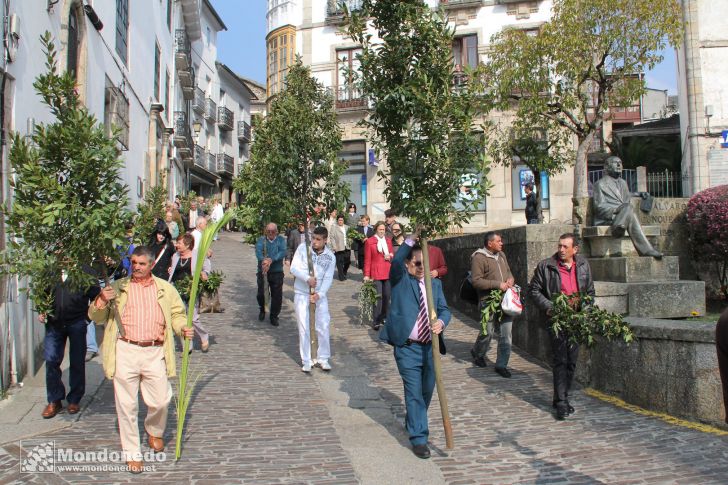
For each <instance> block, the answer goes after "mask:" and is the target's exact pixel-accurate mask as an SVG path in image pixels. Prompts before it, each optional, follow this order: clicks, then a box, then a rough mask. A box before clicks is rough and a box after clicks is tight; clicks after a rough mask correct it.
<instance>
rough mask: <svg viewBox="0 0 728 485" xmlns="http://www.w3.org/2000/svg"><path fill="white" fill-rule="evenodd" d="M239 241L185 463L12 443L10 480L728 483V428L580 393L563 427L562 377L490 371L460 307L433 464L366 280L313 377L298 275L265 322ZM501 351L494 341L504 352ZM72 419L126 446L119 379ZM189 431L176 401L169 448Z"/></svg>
mask: <svg viewBox="0 0 728 485" xmlns="http://www.w3.org/2000/svg"><path fill="white" fill-rule="evenodd" d="M241 239H242V238H241V237H240V235H238V234H223V235H222V236H221V238H220V240H219V241H218V242H217V243H216V245H215V247H214V249H215V257H214V259H213V265H214V266H216V267H218V268H220V269H222V270H223V271H224V272H225V274H226V280H225V283H224V285H223V288H222V290H221V301H222V305H223V306H224V307H225V308H226V311H225V313H223V314H214V315H203V317H202V318H203V323H204V324H206V325H207V326H208V329H209V330H210V331H211V333H212V334H213V339H214V340H212V345H211V349H210V352H209V353H208V354H202V353H200V352H194V353H193V363H194V365H195V367H196V368H197V369H199V370H201V371H203V372H204V374H203V377H202V378H201V380H200V382H199V384H198V386H197V388H196V393H195V396H194V398H193V402H192V404H191V406H190V410H189V412H188V417H187V423H186V431H185V441H184V448H183V455H182V459H181V460H180V461H179V462H174V460H173V457H172V456H171V455H168V456H167V459H166V460H165V461H163V462H160V463H154V466H155V471H149V472H146V473H145V474H143V475H141V476H132V475H130V474H128V473H126V472H119V471H114V472H108V471H106V472H104V471H95V472H88V471H83V472H82V471H75V472H74V471H68V470H66V471H60V470H58V469H57V470H56V471H55V473H48V474H44V473H36V474H30V473H21V470H20V462H19V460H20V448H19V443H18V442H17V441H14V442H10V443H5V444H4V445H1V446H0V483H7V482H10V483H12V482H17V483H53V484H56V483H83V482H100V483H129V482H139V481H142V482H154V483H158V484H162V483H221V484H222V483H224V484H227V483H260V484H268V483H316V484H318V483H332V484H334V483H335V484H344V483H366V484H390V483H391V484H405V483H417V484H420V483H451V484H473V483H478V484H486V483H487V484H490V483H584V484H586V483H610V484H612V483H623V484H628V483H629V484H631V483H650V484H652V483H684V484H698V483H728V478H726V477H728V460H727V458H728V438H726V437H720V436H715V435H712V434H706V433H702V432H699V431H694V430H690V429H686V428H680V427H676V426H673V425H670V424H667V423H665V422H663V421H660V420H658V419H655V418H651V417H645V416H641V415H637V414H634V413H632V412H629V411H626V410H623V409H620V408H617V407H614V406H612V405H610V404H607V403H604V402H602V401H599V400H597V399H594V398H591V397H588V396H586V395H585V394H583V393H582V392H580V391H577V392H575V393H574V397H573V402H572V403H573V405H574V406H575V408H576V414H575V415H574V416H573V417H571V418H570V419H568V420H567V421H565V422H557V421H555V420H554V418H553V416H552V414H551V373H550V371H548V370H547V369H544V368H543V367H541V366H540V365H539V364H538V363H537V362H534V361H532V360H531V359H529V358H528V356H527V355H524V354H522V353H520V352H519V351H517V350H516V351H515V352H514V353H513V356H512V358H511V368H512V369H513V378H512V379H503V378H501V377H500V376H498V375H497V374H495V373H494V372H493V367H492V365H490V366H489V367H487V368H484V369H481V368H476V367H473V365H472V364H471V362H470V358H469V349H470V345H471V343H472V340H473V339H474V338H475V335H476V333H477V330H476V325H475V322H472V321H468V319H467V318H465V317H463V316H462V315H460V314H458V313H457V312H455V318H454V319H453V322H452V323H451V325H450V326H449V327H448V329H447V331H446V335H447V337H446V341H447V348H448V355H447V356H445V357H444V359H443V369H444V372H445V380H446V390H447V393H448V399H449V403H450V413H451V417H452V425H453V432H454V437H455V449H454V450H445V449H444V442H445V440H444V435H443V432H442V422H441V418H440V416H439V404H438V402H437V399H434V400H433V403H432V405H431V407H430V433H431V435H430V444H431V447H432V449H433V458H432V459H431V460H427V461H424V460H419V459H417V458H415V457H414V456H413V455H412V453H411V452H410V450H409V444H408V440H407V436H406V433H405V431H404V428H403V421H404V405H403V401H402V383H401V380H400V378H399V375H398V373H397V370H396V365H395V364H394V360H393V357H392V352H391V348H390V347H388V346H387V345H384V344H381V343H379V342H377V340H376V335H375V333H374V332H373V331H371V330H368V329H367V328H366V327H362V326H360V325H359V322H358V321H357V312H358V310H357V302H356V296H357V291H358V287H359V283H360V281H361V273H360V272H359V271H358V270H357V269H355V268H352V271H351V275H350V276H351V277H350V279H349V280H348V281H345V282H339V281H334V284H333V287H332V290H331V292H330V295H329V301H330V307H331V314H332V326H333V328H332V347H333V357H332V360H331V362H332V366H333V371H331V372H330V373H324V372H322V371H320V370H318V369H316V370H315V371H314V372H313V373H312V375H306V374H304V373H302V372H301V371H300V362H299V357H298V346H297V332H296V327H295V322H294V319H293V312H292V303H291V300H292V287H291V282H292V278H291V277H290V276H288V277H287V278H286V287H285V291H284V308H283V312H282V314H281V326H280V327H277V328H275V327H272V326H271V325H270V324H269V323H268V322H267V321H266V322H258V320H257V313H258V311H257V305H256V303H255V278H254V274H253V271H254V269H253V268H254V267H255V266H254V254H253V250H252V248H251V247H250V246H247V245H242V244H241V243H240V241H241ZM494 354H495V350H494V349H492V350H491V352H490V355H489V356H490V357H491V360H492V359H493V358H494V357H495V355H494ZM23 391H25V389H24V390H23ZM141 408H142V409H141V412H140V416H143V415H144V412H145V410H144V406H143V405H142V406H141ZM6 411H7V409H4V408H3V409H2V412H3V413H4V412H6ZM36 411H37V409H33V410H32V411H31V412H36ZM66 418H68V416H64V415H59V416H58V417H56V418H54V420H58V419H66ZM52 421H53V420H52ZM69 424H70V426H68V427H66V428H64V429H59V430H55V431H50V432H43V433H42V434H40V435H36V436H34V437H33V439H34V440H36V441H35V442H49V441H54V442H55V446H56V448H73V451H74V452H78V451H100V450H103V449H108V450H109V451H115V450H118V447H119V440H118V434H117V431H116V419H115V410H114V398H113V389H112V386H111V385H110V383H108V382H104V383H102V384H101V385H100V386H99V387H98V389H97V390H96V391H95V393H93V395H92V396H91V398H90V399H89V400H88V405H87V407H85V408H84V410H83V411H82V413H81V414H80V417H79V418H78V420H73V421H70V423H69ZM141 425H142V423H140V426H141ZM175 427H176V420H175V416H174V410H171V412H170V420H169V424H168V427H167V434H166V436H165V439H166V440H167V441H168V442H170V444H173V440H174V438H175ZM31 444H33V443H31ZM23 446H24V448H27V447H28V446H27V442H24V444H23ZM143 449H144V451H146V446H143ZM168 451H169V452H170V453H172V447H171V446H170V447H169V448H168Z"/></svg>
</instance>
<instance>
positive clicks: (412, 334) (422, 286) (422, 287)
mask: <svg viewBox="0 0 728 485" xmlns="http://www.w3.org/2000/svg"><path fill="white" fill-rule="evenodd" d="M419 282H420V294H422V295H425V294H426V293H425V279H424V278H422V279H421V280H420V281H419ZM425 306H427V297H425ZM429 314H430V309H429V308H427V315H428V316H429ZM418 331H419V329H418V328H417V317H415V325H414V327H412V331H411V332H410V334H409V339H410V340H418V337H419V335H418Z"/></svg>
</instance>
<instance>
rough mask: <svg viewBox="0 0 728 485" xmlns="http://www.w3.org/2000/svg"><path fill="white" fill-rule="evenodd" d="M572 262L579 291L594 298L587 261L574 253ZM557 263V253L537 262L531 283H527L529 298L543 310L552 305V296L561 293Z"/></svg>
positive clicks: (592, 281)
mask: <svg viewBox="0 0 728 485" xmlns="http://www.w3.org/2000/svg"><path fill="white" fill-rule="evenodd" d="M574 263H575V264H576V283H577V285H578V287H579V291H580V292H582V293H586V294H587V295H589V296H591V297H592V298H594V296H595V294H596V293H595V291H594V280H593V279H592V274H591V268H590V267H589V262H588V261H587V260H586V258H584V257H582V256H579V255H575V256H574ZM558 264H559V256H558V254H554V255H553V256H551V257H550V258H548V259H544V260H543V261H541V262H540V263H538V266H536V271H534V272H533V278H531V283H530V284H529V285H528V295H529V297H530V300H531V301H532V302H533V303H534V304H535V305H536V306H537V307H539V308H540V309H541V310H543V311H548V310H549V309H550V308H551V307H552V306H553V303H551V300H552V298H553V297H554V296H555V295H557V294H559V293H561V275H560V274H559V266H558Z"/></svg>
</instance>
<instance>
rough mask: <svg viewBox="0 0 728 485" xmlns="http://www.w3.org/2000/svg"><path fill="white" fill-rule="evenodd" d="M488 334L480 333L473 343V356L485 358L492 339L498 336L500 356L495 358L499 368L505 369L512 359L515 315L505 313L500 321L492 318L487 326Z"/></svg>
mask: <svg viewBox="0 0 728 485" xmlns="http://www.w3.org/2000/svg"><path fill="white" fill-rule="evenodd" d="M486 329H487V330H488V335H486V336H483V335H481V334H478V338H477V339H476V340H475V344H474V345H473V356H474V357H480V358H483V359H485V354H486V353H487V352H488V349H489V348H490V341H491V340H492V339H493V337H494V336H496V335H497V336H498V356H497V357H496V360H495V366H496V368H497V369H505V368H506V367H508V361H509V360H510V359H511V347H512V346H513V317H511V316H509V315H503V318H502V319H501V321H500V322H494V321H493V319H492V318H491V319H490V321H489V322H488V325H487V327H486Z"/></svg>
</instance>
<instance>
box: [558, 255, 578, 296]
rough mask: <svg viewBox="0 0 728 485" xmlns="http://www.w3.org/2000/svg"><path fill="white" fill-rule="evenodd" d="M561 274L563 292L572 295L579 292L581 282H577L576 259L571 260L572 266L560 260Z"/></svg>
mask: <svg viewBox="0 0 728 485" xmlns="http://www.w3.org/2000/svg"><path fill="white" fill-rule="evenodd" d="M559 276H561V293H563V294H564V295H571V294H572V293H578V292H579V284H578V283H577V282H576V261H572V262H571V268H567V267H566V266H565V265H564V264H563V263H562V262H560V261H559Z"/></svg>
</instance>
